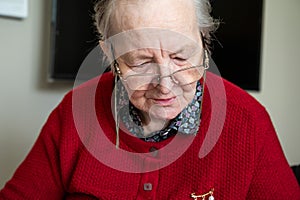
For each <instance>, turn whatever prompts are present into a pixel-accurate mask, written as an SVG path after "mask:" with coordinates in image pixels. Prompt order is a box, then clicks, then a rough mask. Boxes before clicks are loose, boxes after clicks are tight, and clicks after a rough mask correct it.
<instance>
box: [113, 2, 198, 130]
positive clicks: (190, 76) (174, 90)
mask: <svg viewBox="0 0 300 200" xmlns="http://www.w3.org/2000/svg"><path fill="white" fill-rule="evenodd" d="M129 2H131V3H128V1H127V3H126V4H121V3H120V4H118V5H119V6H117V9H116V12H115V15H114V18H115V21H116V22H115V26H114V27H113V31H114V33H115V34H116V33H119V37H120V38H122V37H123V38H122V39H118V42H116V43H115V44H113V49H114V51H115V52H114V54H115V55H116V58H117V62H118V63H119V68H120V71H121V73H122V75H121V77H122V78H121V80H122V79H123V84H124V86H125V88H126V89H127V92H128V94H129V97H130V101H131V103H132V104H133V105H134V106H135V107H136V108H138V109H139V110H140V111H141V113H142V120H143V122H144V123H145V124H147V123H149V122H150V121H154V120H156V119H159V120H161V119H163V120H166V121H169V120H170V119H173V118H175V117H176V116H177V115H178V114H179V113H180V112H181V111H182V110H183V109H184V108H185V107H186V106H187V105H188V104H189V103H190V102H191V101H192V99H193V97H194V95H195V91H196V84H197V80H195V79H194V78H195V76H194V75H195V74H194V73H190V72H189V71H186V72H185V73H179V75H180V76H181V77H177V78H180V79H183V80H191V81H188V84H184V85H180V84H178V83H176V81H175V82H174V81H173V80H172V77H170V76H169V75H170V74H172V73H173V72H174V71H177V70H181V69H184V68H187V67H191V66H196V65H200V64H202V58H203V49H202V43H201V37H200V33H199V29H198V26H197V23H196V17H195V14H194V12H192V11H194V7H193V4H192V1H187V0H184V1H183V0H161V1H147V2H146V1H145V2H144V1H143V4H142V3H138V1H134V0H133V1H129ZM188 2H189V3H188ZM120 13H123V14H120ZM124 31H127V32H124ZM120 41H121V42H120ZM202 72H203V71H202ZM200 73H201V70H200ZM141 74H143V75H145V74H158V76H160V77H163V78H161V79H160V80H159V82H157V83H152V84H146V85H145V84H144V85H142V86H141V85H139V84H140V82H139V81H137V80H138V79H134V78H135V76H136V75H141ZM131 75H134V76H133V77H134V78H132V77H131V78H132V80H133V81H131V82H130V83H129V81H127V77H129V76H131ZM197 77H198V79H199V76H197ZM140 78H142V80H147V77H146V76H145V77H142V76H141V77H140ZM146 82H147V81H146Z"/></svg>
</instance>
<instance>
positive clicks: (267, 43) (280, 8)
mask: <svg viewBox="0 0 300 200" xmlns="http://www.w3.org/2000/svg"><path fill="white" fill-rule="evenodd" d="M299 11H300V1H299V0H284V1H283V0H266V1H265V13H264V27H263V45H262V77H261V91H260V92H259V93H254V92H252V93H251V94H252V95H253V96H254V97H256V98H257V99H258V100H259V101H260V102H261V103H262V104H263V105H265V106H266V108H267V110H268V111H269V113H270V115H271V118H272V120H273V123H274V125H275V128H276V130H277V133H278V136H279V139H280V142H281V144H282V147H283V150H284V152H285V154H286V157H287V159H288V161H289V163H290V164H291V165H293V164H300V78H299V77H300V38H299V36H300V12H299Z"/></svg>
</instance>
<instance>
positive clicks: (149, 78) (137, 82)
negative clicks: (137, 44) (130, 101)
mask: <svg viewBox="0 0 300 200" xmlns="http://www.w3.org/2000/svg"><path fill="white" fill-rule="evenodd" d="M205 69H206V68H205V66H204V65H199V66H191V67H186V68H183V69H179V70H176V71H174V72H173V73H171V74H169V75H166V76H161V75H160V74H157V73H142V74H132V75H128V76H126V77H122V76H120V78H121V80H123V81H124V82H126V84H127V86H128V88H129V89H131V90H148V89H150V88H152V87H156V86H157V85H158V84H160V82H161V80H162V79H164V78H168V77H170V79H171V80H172V82H173V83H174V84H177V85H179V86H184V85H189V84H191V83H194V82H196V81H198V80H199V79H200V78H201V77H202V75H203V72H204V70H205ZM117 71H118V70H117Z"/></svg>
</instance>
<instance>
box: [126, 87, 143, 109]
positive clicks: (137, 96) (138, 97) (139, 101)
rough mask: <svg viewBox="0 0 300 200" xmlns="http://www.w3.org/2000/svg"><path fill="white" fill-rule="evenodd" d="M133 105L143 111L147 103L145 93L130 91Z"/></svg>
mask: <svg viewBox="0 0 300 200" xmlns="http://www.w3.org/2000/svg"><path fill="white" fill-rule="evenodd" d="M128 95H129V99H130V101H131V103H132V104H133V105H134V106H135V107H136V108H138V109H142V108H143V107H144V106H145V103H146V97H145V91H128Z"/></svg>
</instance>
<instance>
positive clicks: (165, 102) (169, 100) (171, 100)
mask: <svg viewBox="0 0 300 200" xmlns="http://www.w3.org/2000/svg"><path fill="white" fill-rule="evenodd" d="M175 99H176V97H171V98H160V99H153V101H154V102H155V103H156V104H159V105H162V106H169V105H171V104H173V103H174V101H175Z"/></svg>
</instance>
